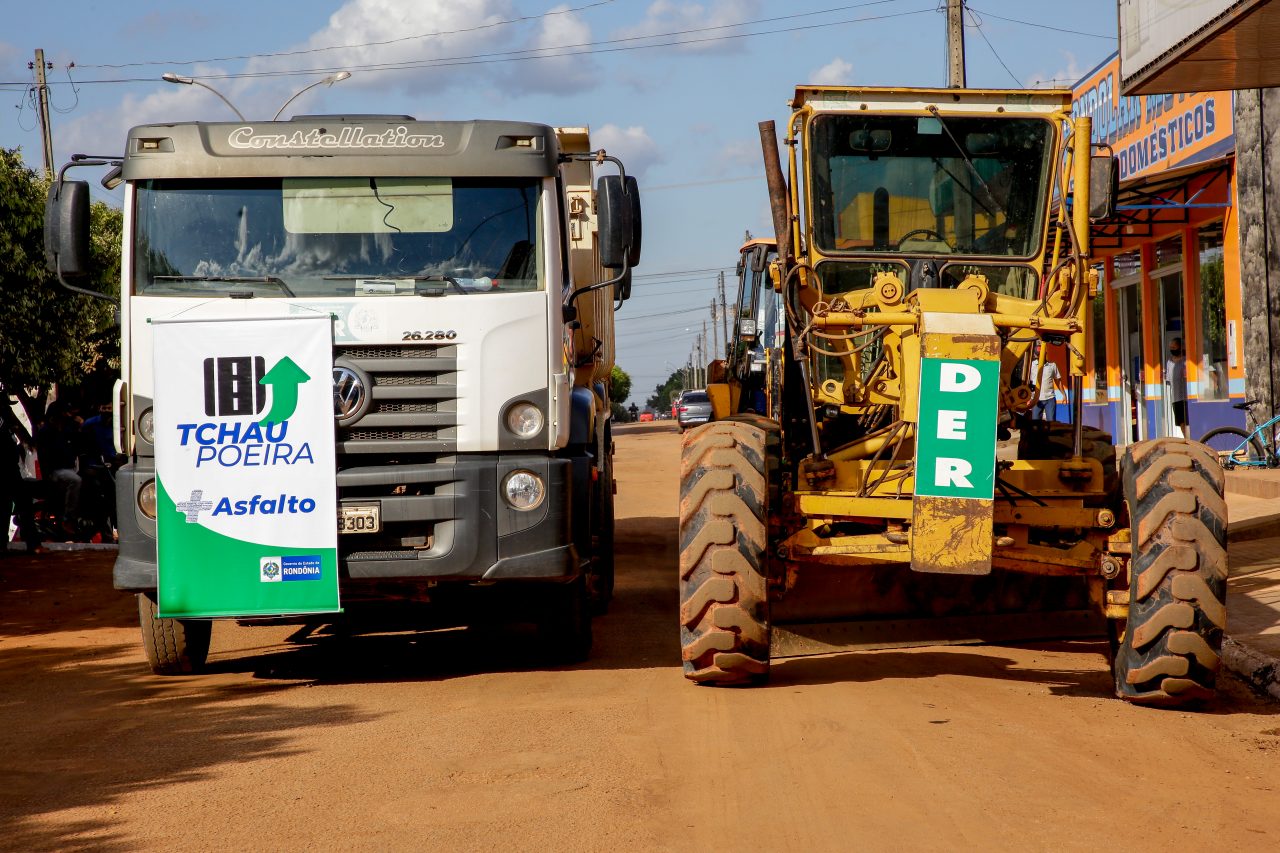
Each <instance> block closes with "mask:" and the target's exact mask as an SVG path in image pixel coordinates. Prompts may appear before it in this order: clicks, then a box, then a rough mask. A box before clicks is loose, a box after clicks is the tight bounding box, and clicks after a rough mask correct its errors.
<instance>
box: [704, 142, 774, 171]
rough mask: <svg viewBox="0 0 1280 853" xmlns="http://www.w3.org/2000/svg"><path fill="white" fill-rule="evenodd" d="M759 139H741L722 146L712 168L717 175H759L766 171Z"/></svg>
mask: <svg viewBox="0 0 1280 853" xmlns="http://www.w3.org/2000/svg"><path fill="white" fill-rule="evenodd" d="M762 163H763V160H762V154H761V151H760V141H759V139H749V140H748V139H739V140H737V141H734V142H730V143H728V144H727V145H724V146H723V147H721V149H720V150H719V151H718V152H717V153H716V159H715V163H714V164H712V167H711V169H710V172H711V174H713V175H715V176H716V177H729V176H732V177H737V176H740V175H757V174H761V173H763V171H764V166H763V165H762Z"/></svg>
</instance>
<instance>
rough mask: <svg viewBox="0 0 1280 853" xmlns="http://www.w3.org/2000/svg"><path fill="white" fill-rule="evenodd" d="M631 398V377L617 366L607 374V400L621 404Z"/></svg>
mask: <svg viewBox="0 0 1280 853" xmlns="http://www.w3.org/2000/svg"><path fill="white" fill-rule="evenodd" d="M630 396H631V377H630V376H629V375H628V374H627V372H626V371H625V370H623V369H622V368H621V367H618V365H616V364H615V365H614V366H613V370H612V371H611V372H610V373H609V399H610V400H613V401H615V402H618V403H621V402H623V401H625V400H626V399H627V398H628V397H630Z"/></svg>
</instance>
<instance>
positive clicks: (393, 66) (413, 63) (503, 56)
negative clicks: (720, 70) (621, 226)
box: [0, 0, 933, 86]
mask: <svg viewBox="0 0 1280 853" xmlns="http://www.w3.org/2000/svg"><path fill="white" fill-rule="evenodd" d="M883 2H890V0H875V3H883ZM863 5H874V4H872V3H868V4H863ZM932 11H933V9H916V10H914V11H910V12H894V13H890V14H884V15H866V16H863V17H860V18H849V19H846V20H843V21H829V22H825V23H821V24H806V25H801V26H794V27H780V28H777V29H772V30H762V31H760V32H754V33H730V34H728V35H722V36H710V37H707V38H700V39H680V40H676V41H666V42H655V43H652V44H637V45H623V46H619V47H606V48H598V47H596V45H607V44H615V43H617V42H620V41H636V40H640V39H652V38H664V37H667V36H671V35H681V34H686V33H695V32H708V31H711V30H718V29H726V28H729V27H736V26H747V25H750V24H752V23H757V22H744V23H737V24H727V25H720V26H716V27H704V28H700V29H695V30H686V31H679V32H676V33H665V34H661V35H652V36H638V37H631V38H627V39H610V40H606V41H601V42H584V43H582V44H579V45H560V46H555V47H545V48H536V49H530V50H518V51H507V52H505V53H495V54H475V55H473V56H463V57H450V58H438V59H428V60H406V61H404V62H384V63H372V64H364V65H348V66H333V67H324V68H301V69H292V70H288V69H286V70H280V71H258V72H241V73H228V74H202V75H196V79H200V80H233V79H245V78H265V77H298V76H304V75H311V74H320V73H332V72H335V71H363V72H379V71H408V70H413V69H420V68H452V67H460V66H468V65H489V64H494V63H502V62H524V61H531V60H539V59H563V58H568V57H574V56H584V55H590V54H604V53H621V52H626V51H632V50H653V49H657V48H662V47H681V46H687V45H694V44H707V43H711V42H720V41H732V40H738V39H746V38H753V37H756V36H765V35H778V34H781V33H793V32H801V31H805V30H812V29H818V28H821V27H833V26H842V25H845V24H857V23H868V22H871V21H882V20H888V19H890V18H902V17H907V16H910V15H920V14H923V13H925V12H932ZM809 14H821V13H816V12H815V13H809ZM578 47H585V48H587V49H585V50H575V49H574V48H578ZM539 51H564V52H561V53H543V54H542V55H532V56H530V55H521V54H532V53H535V52H539ZM486 57H494V58H486ZM152 82H155V78H153V77H119V78H102V79H97V80H81V81H78V84H79V85H82V86H83V85H90V84H119V83H152ZM18 85H22V86H25V85H27V84H26V83H21V82H18V81H2V82H0V86H18ZM54 85H67V84H66V83H59V82H56V81H55V84H54Z"/></svg>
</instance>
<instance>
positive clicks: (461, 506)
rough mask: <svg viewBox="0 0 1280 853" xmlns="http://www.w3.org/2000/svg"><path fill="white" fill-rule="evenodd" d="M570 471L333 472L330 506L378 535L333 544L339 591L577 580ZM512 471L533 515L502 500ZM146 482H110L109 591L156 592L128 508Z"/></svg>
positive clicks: (129, 471)
mask: <svg viewBox="0 0 1280 853" xmlns="http://www.w3.org/2000/svg"><path fill="white" fill-rule="evenodd" d="M349 459H350V458H349ZM571 467H572V466H571V463H570V462H569V460H566V459H558V458H555V457H551V456H547V455H538V454H508V453H494V454H468V455H466V456H462V457H458V459H457V461H455V462H447V463H444V462H441V463H423V464H385V465H369V466H360V465H352V466H347V467H344V468H342V469H341V470H340V471H339V472H338V500H339V503H348V504H358V505H367V504H370V503H376V504H378V505H379V507H380V510H381V518H382V529H381V530H380V531H379V532H378V533H349V534H343V535H340V536H339V538H338V571H339V580H340V583H341V584H342V585H344V586H346V585H351V584H355V585H359V583H360V581H362V580H377V579H383V578H394V579H399V580H431V581H447V580H459V581H502V580H515V579H525V580H545V581H564V580H569V579H571V578H574V577H577V576H578V575H579V574H580V573H581V572H582V570H583V568H582V565H581V562H580V560H579V556H578V551H577V549H576V548H575V547H574V545H573V539H572V532H571V523H570V518H571V505H572V503H571V502H572V485H571V483H572V475H571ZM515 471H531V472H533V473H534V474H537V475H538V476H539V477H541V478H542V481H543V483H544V484H545V486H546V496H545V498H544V499H543V501H542V503H541V504H540V505H539V506H537V507H536V508H535V509H532V510H527V511H521V510H516V509H513V508H512V507H511V506H509V505H508V504H507V502H506V501H505V500H504V498H503V496H502V488H503V483H504V481H505V480H506V478H507V476H508V475H510V474H512V473H513V472H515ZM154 478H155V469H154V467H153V464H152V460H150V459H139V460H138V462H137V463H131V464H129V465H126V466H124V467H123V468H121V469H120V471H119V472H118V474H117V477H116V500H117V506H118V507H119V508H120V511H119V521H118V524H119V528H120V551H119V554H118V556H117V558H116V563H115V569H114V572H113V581H114V584H115V587H116V588H117V589H122V590H132V591H140V590H153V589H155V588H156V523H155V521H154V519H149V518H147V517H146V516H145V515H144V514H143V513H142V512H141V510H139V509H138V500H137V494H138V490H139V489H141V488H142V486H144V485H145V484H146V483H147V481H148V480H152V479H154ZM335 524H336V520H335Z"/></svg>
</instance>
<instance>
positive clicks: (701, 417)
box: [676, 391, 711, 432]
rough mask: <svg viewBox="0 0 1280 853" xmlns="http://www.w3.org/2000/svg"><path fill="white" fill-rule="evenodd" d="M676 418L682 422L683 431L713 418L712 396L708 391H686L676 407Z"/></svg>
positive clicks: (681, 428) (681, 429)
mask: <svg viewBox="0 0 1280 853" xmlns="http://www.w3.org/2000/svg"><path fill="white" fill-rule="evenodd" d="M676 420H677V421H678V422H679V423H680V431H681V432H683V431H684V430H686V429H688V428H689V427H691V426H697V425H698V424H705V423H706V422H707V421H709V420H711V398H710V397H708V396H707V392H706V391H686V392H684V394H683V395H681V397H680V405H679V406H678V407H677V409H676Z"/></svg>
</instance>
